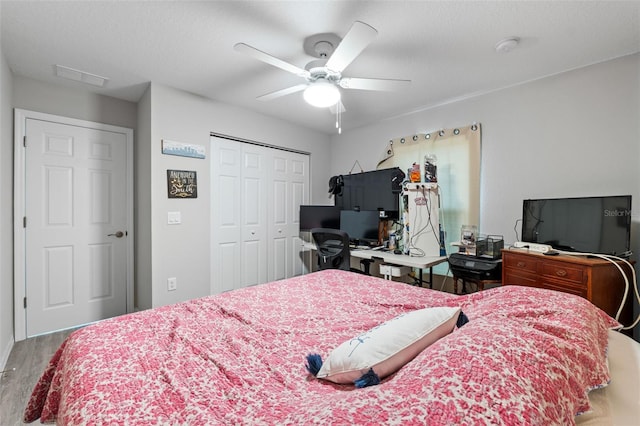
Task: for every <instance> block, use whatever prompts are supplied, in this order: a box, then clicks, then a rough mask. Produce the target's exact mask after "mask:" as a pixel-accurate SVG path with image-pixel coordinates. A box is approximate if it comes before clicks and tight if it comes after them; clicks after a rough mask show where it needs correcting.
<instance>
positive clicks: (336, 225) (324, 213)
mask: <svg viewBox="0 0 640 426" xmlns="http://www.w3.org/2000/svg"><path fill="white" fill-rule="evenodd" d="M313 228H331V229H340V207H337V206H300V232H305V231H311V230H312V229H313Z"/></svg>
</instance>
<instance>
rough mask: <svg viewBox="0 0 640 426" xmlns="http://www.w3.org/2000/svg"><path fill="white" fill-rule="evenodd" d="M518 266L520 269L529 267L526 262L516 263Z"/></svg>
mask: <svg viewBox="0 0 640 426" xmlns="http://www.w3.org/2000/svg"><path fill="white" fill-rule="evenodd" d="M516 266H517V267H518V268H524V267H525V266H527V263H526V262H522V261H520V262H518V263H516Z"/></svg>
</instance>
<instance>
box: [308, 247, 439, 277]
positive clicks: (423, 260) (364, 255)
mask: <svg viewBox="0 0 640 426" xmlns="http://www.w3.org/2000/svg"><path fill="white" fill-rule="evenodd" d="M302 248H303V249H306V250H314V251H315V249H316V245H315V244H314V243H311V242H306V241H305V242H303V243H302ZM349 252H350V254H351V256H353V257H356V258H358V259H365V260H372V261H380V262H384V263H390V264H392V265H397V266H408V267H410V268H418V270H419V279H420V284H422V282H423V281H422V270H423V269H427V268H429V282H428V284H429V288H433V267H434V266H436V265H439V264H441V263H444V262H446V261H447V256H409V255H407V254H395V253H393V252H390V251H382V250H373V249H360V248H352V249H350V251H349Z"/></svg>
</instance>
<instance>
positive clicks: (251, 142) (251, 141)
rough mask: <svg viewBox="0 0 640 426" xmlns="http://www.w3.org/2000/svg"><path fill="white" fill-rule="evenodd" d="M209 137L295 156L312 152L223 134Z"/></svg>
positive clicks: (211, 134) (210, 134) (213, 134)
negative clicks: (291, 153)
mask: <svg viewBox="0 0 640 426" xmlns="http://www.w3.org/2000/svg"><path fill="white" fill-rule="evenodd" d="M209 136H215V137H216V138H220V139H227V140H230V141H236V142H242V143H248V144H251V145H257V146H263V147H265V148H272V149H277V150H279V151H286V152H293V153H295V154H303V155H311V153H310V152H306V151H300V150H298V149H293V148H285V147H282V146H277V145H271V144H268V143H265V142H259V141H254V140H251V139H244V138H238V137H236V136H230V135H225V134H223V133H216V132H210V133H209Z"/></svg>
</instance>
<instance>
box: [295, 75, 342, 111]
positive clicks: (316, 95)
mask: <svg viewBox="0 0 640 426" xmlns="http://www.w3.org/2000/svg"><path fill="white" fill-rule="evenodd" d="M302 96H303V97H304V100H305V101H306V102H307V103H308V104H309V105H312V106H314V107H318V108H327V107H330V106H332V105H335V104H337V103H338V101H340V90H339V89H338V88H337V87H336V85H335V84H333V83H329V82H328V81H326V80H318V81H314V82H313V83H311V84H309V87H307V88H306V89H305V90H304V93H303V94H302Z"/></svg>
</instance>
